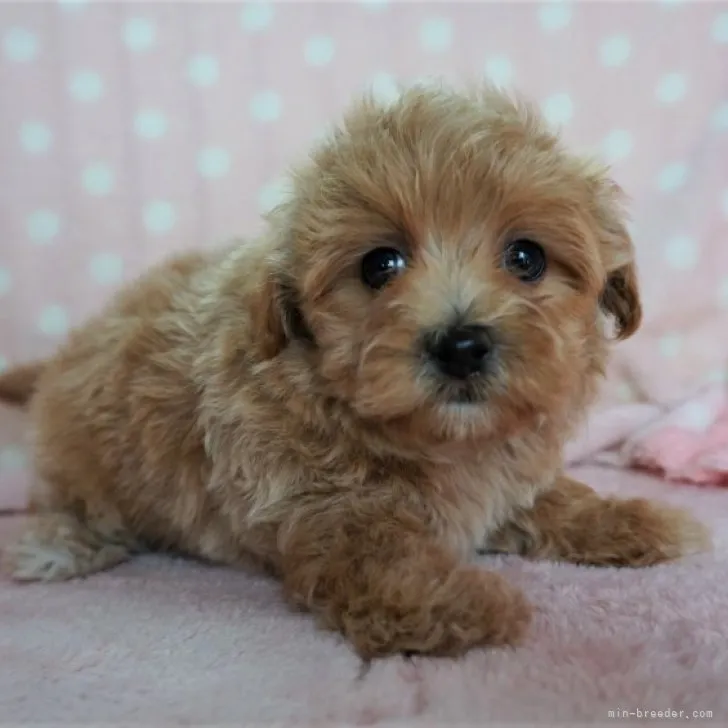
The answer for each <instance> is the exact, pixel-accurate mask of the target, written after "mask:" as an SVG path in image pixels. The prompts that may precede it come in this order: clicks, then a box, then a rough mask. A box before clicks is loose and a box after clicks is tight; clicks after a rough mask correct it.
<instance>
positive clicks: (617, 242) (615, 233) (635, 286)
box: [596, 180, 642, 340]
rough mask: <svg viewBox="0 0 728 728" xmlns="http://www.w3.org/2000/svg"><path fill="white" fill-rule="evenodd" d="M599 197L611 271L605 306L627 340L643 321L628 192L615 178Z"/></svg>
mask: <svg viewBox="0 0 728 728" xmlns="http://www.w3.org/2000/svg"><path fill="white" fill-rule="evenodd" d="M596 199H597V207H596V218H597V224H598V226H599V237H600V246H601V250H602V259H603V261H604V266H605V268H606V271H607V278H606V282H605V285H604V289H603V290H602V294H601V306H602V308H603V309H604V310H605V311H606V312H607V313H609V314H611V315H612V316H613V317H614V320H615V323H616V334H617V338H618V339H620V340H621V339H627V338H629V337H630V336H632V335H633V334H634V333H635V332H636V331H637V329H639V327H640V325H641V323H642V300H641V297H640V288H639V281H638V274H637V265H636V262H635V250H634V244H633V242H632V238H631V236H630V234H629V231H628V230H627V226H626V224H625V220H626V214H625V211H624V193H623V192H622V189H621V188H620V187H619V185H617V184H616V183H614V182H612V181H611V180H607V181H606V182H605V181H604V180H601V182H600V184H599V185H598V191H597V194H596Z"/></svg>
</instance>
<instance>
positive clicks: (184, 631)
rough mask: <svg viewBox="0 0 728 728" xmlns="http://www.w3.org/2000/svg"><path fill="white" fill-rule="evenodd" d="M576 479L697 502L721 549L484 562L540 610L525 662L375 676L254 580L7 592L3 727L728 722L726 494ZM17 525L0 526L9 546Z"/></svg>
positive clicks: (625, 475)
mask: <svg viewBox="0 0 728 728" xmlns="http://www.w3.org/2000/svg"><path fill="white" fill-rule="evenodd" d="M574 474H575V475H576V476H577V477H581V478H582V479H584V480H586V481H587V482H590V483H592V484H594V485H595V486H596V487H598V488H599V489H600V490H602V491H612V492H618V493H621V494H624V495H629V494H642V495H648V496H651V497H656V498H662V499H664V500H667V501H671V502H673V503H681V504H686V505H688V506H689V507H690V508H691V509H692V510H693V511H694V512H695V513H696V514H697V515H698V516H699V517H701V518H703V519H704V520H705V521H706V522H707V523H709V524H710V525H712V527H713V529H714V532H715V539H716V549H715V553H713V554H708V555H701V556H698V557H694V558H690V559H686V560H685V561H682V562H678V563H674V564H670V565H664V566H660V567H656V568H652V569H643V570H617V569H591V568H579V567H575V566H568V565H554V564H549V563H528V562H526V561H523V560H521V559H518V558H502V557H492V558H491V557H489V558H483V559H482V564H483V566H484V567H488V568H494V569H497V570H498V571H501V572H502V573H504V574H506V575H507V576H508V578H509V579H510V580H511V581H512V582H513V583H514V584H518V585H519V586H520V587H522V588H523V589H524V590H525V591H526V593H527V594H528V596H529V597H530V599H531V600H532V601H533V602H534V603H535V604H536V605H538V607H539V611H538V613H537V615H536V619H535V622H534V624H533V629H532V631H531V633H530V635H529V637H528V640H527V642H526V644H525V645H524V646H523V647H522V648H520V649H518V650H515V651H512V650H492V651H488V650H475V651H473V652H472V653H470V654H469V655H468V656H467V657H465V658H464V659H460V660H454V661H450V660H434V659H418V660H414V661H411V662H408V661H406V660H404V659H389V660H386V661H382V662H378V663H375V664H374V665H373V666H371V668H370V669H369V670H368V671H363V670H362V666H361V665H360V663H359V661H358V660H357V659H356V657H355V656H354V655H353V654H352V652H351V651H350V650H349V649H348V647H347V646H346V645H345V644H344V643H342V641H341V640H339V639H338V637H336V636H335V635H331V634H328V633H327V634H323V633H320V632H318V631H317V630H316V629H315V628H314V627H313V625H312V622H311V620H310V619H309V617H308V616H307V615H304V614H298V613H293V612H292V611H290V610H289V609H287V608H286V606H285V605H284V604H283V603H282V602H281V599H280V596H279V591H278V588H277V585H276V584H275V583H274V582H272V581H269V580H268V579H266V578H263V577H260V576H257V575H255V574H248V573H236V572H233V571H231V570H226V569H217V568H211V567H205V566H201V565H197V564H193V563H188V562H183V561H178V560H174V559H169V558H163V557H148V558H144V559H139V560H138V561H135V562H133V563H130V564H127V565H125V566H122V567H120V568H118V569H116V570H114V571H110V572H107V573H104V574H99V575H97V576H94V577H92V578H89V579H88V580H86V581H78V582H73V583H67V584H57V585H28V586H16V585H13V584H10V583H7V582H0V615H1V616H0V722H1V723H8V724H12V723H14V724H20V723H36V724H39V723H56V724H60V723H64V724H81V723H84V724H89V723H94V724H99V723H104V724H107V725H109V724H116V725H118V724H122V723H124V724H126V725H132V724H135V725H140V724H145V725H165V724H166V725H192V724H198V725H199V724H207V725H211V724H218V725H219V724H222V723H228V724H235V725H258V726H262V725H270V724H274V723H275V724H278V725H281V724H293V723H295V724H299V725H300V724H306V725H310V726H314V725H316V726H324V725H326V726H328V725H331V726H333V725H373V724H376V725H386V724H397V725H416V726H435V725H438V726H456V725H457V726H466V725H467V726H476V725H489V726H491V725H511V726H513V725H516V724H519V725H524V724H527V725H537V726H549V725H553V726H560V727H561V728H563V727H564V726H574V725H577V724H589V725H603V726H616V725H632V724H635V723H636V722H637V715H638V714H637V711H653V710H654V711H665V710H670V711H672V710H674V711H683V716H687V717H688V718H689V721H688V720H686V719H685V717H683V718H682V719H680V720H670V721H667V722H668V723H673V724H685V723H686V722H689V723H690V724H692V725H696V724H697V725H715V726H726V725H728V690H727V689H726V688H727V687H728V682H727V678H726V675H728V620H727V619H726V615H727V614H728V560H727V559H726V556H728V490H725V489H717V488H696V487H695V486H690V487H688V486H683V485H680V484H675V485H672V486H670V487H665V485H664V484H663V483H661V482H658V481H657V480H654V479H652V478H651V477H648V476H645V475H639V474H635V473H629V472H620V471H619V470H616V469H608V468H589V469H584V470H581V471H575V472H574ZM19 527H20V521H19V519H14V518H8V517H6V518H5V519H0V546H1V545H2V543H4V542H5V540H6V539H7V538H9V537H10V536H11V534H12V532H14V531H16V530H17V529H18V528H19ZM610 711H626V713H624V714H622V713H616V715H617V716H620V715H621V716H623V717H621V718H617V717H611V715H610ZM693 711H712V718H711V719H710V720H708V719H707V718H706V719H699V718H698V717H693ZM630 713H631V714H632V715H630ZM704 715H706V713H704ZM641 722H642V723H644V721H641ZM649 722H651V723H653V724H657V723H658V722H662V721H659V720H658V719H657V717H656V718H655V719H654V720H650V721H649Z"/></svg>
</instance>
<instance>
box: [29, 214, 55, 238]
mask: <svg viewBox="0 0 728 728" xmlns="http://www.w3.org/2000/svg"><path fill="white" fill-rule="evenodd" d="M26 228H27V231H28V237H30V239H31V240H32V241H33V242H34V243H41V244H43V243H49V242H50V241H51V240H53V238H55V237H56V236H57V235H58V232H59V230H60V229H61V219H60V217H59V216H58V214H57V213H55V212H53V210H35V211H34V212H31V213H30V215H29V216H28V220H27V222H26Z"/></svg>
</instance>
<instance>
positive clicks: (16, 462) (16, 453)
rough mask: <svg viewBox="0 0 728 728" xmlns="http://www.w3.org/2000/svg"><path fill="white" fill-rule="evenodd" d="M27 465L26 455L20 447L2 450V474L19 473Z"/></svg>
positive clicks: (0, 452) (0, 469) (0, 466)
mask: <svg viewBox="0 0 728 728" xmlns="http://www.w3.org/2000/svg"><path fill="white" fill-rule="evenodd" d="M25 465H26V458H25V453H24V452H23V451H22V450H21V449H20V448H19V447H5V448H3V449H2V450H0V472H3V473H12V472H18V471H20V470H23V469H24V468H25Z"/></svg>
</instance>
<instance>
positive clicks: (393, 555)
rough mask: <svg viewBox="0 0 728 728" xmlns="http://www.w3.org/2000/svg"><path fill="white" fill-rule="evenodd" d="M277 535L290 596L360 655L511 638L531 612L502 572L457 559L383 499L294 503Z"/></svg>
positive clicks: (430, 650) (455, 650)
mask: <svg viewBox="0 0 728 728" xmlns="http://www.w3.org/2000/svg"><path fill="white" fill-rule="evenodd" d="M309 510H312V509H309ZM279 543H280V546H281V552H282V563H281V566H282V571H283V574H282V575H283V583H284V589H285V591H286V593H287V596H288V598H289V599H290V600H291V601H292V602H294V603H295V604H297V605H299V606H301V607H304V608H305V609H308V610H309V611H311V612H313V613H314V614H315V615H316V616H317V617H318V618H319V620H320V622H321V623H322V625H323V626H324V627H326V628H329V629H333V630H336V631H339V632H341V633H342V634H343V635H344V636H345V637H346V638H347V639H348V640H349V641H350V642H351V643H352V644H353V645H354V647H355V649H356V650H357V652H358V653H359V655H360V656H362V657H363V658H374V657H381V656H385V655H389V654H394V653H423V654H431V655H456V654H459V653H462V652H464V651H466V650H467V649H468V648H470V647H473V646H476V645H505V644H516V643H518V642H519V641H520V640H521V638H522V637H523V635H524V633H525V630H526V628H527V626H528V623H529V621H530V613H531V612H530V608H529V606H528V604H527V602H526V600H525V598H524V597H523V595H522V594H521V592H520V591H518V590H516V589H514V588H513V587H511V586H510V585H509V584H508V583H507V582H506V581H505V580H504V579H503V578H502V577H501V576H499V575H498V574H494V573H489V572H487V571H483V570H480V569H477V568H473V567H466V566H465V565H462V564H460V563H458V560H457V558H456V557H455V555H454V554H451V553H449V552H448V551H447V549H446V548H444V547H443V546H442V545H440V544H438V543H437V541H436V539H435V537H434V536H433V535H432V534H431V533H429V532H428V531H427V529H426V527H425V525H424V524H423V523H422V522H421V521H420V520H418V519H417V518H416V517H414V516H412V515H411V514H409V513H406V512H399V513H398V512H396V510H395V509H393V508H383V507H381V504H376V505H371V504H370V505H364V504H361V503H356V504H353V505H352V506H350V507H347V510H346V511H344V510H343V509H342V508H341V507H337V506H336V505H332V506H331V507H330V508H328V509H327V510H323V509H322V508H321V507H319V506H317V507H316V508H315V512H306V509H302V512H301V513H300V514H297V517H296V518H295V520H293V521H291V522H289V523H288V524H286V525H284V527H283V529H282V531H281V539H280V542H279Z"/></svg>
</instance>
